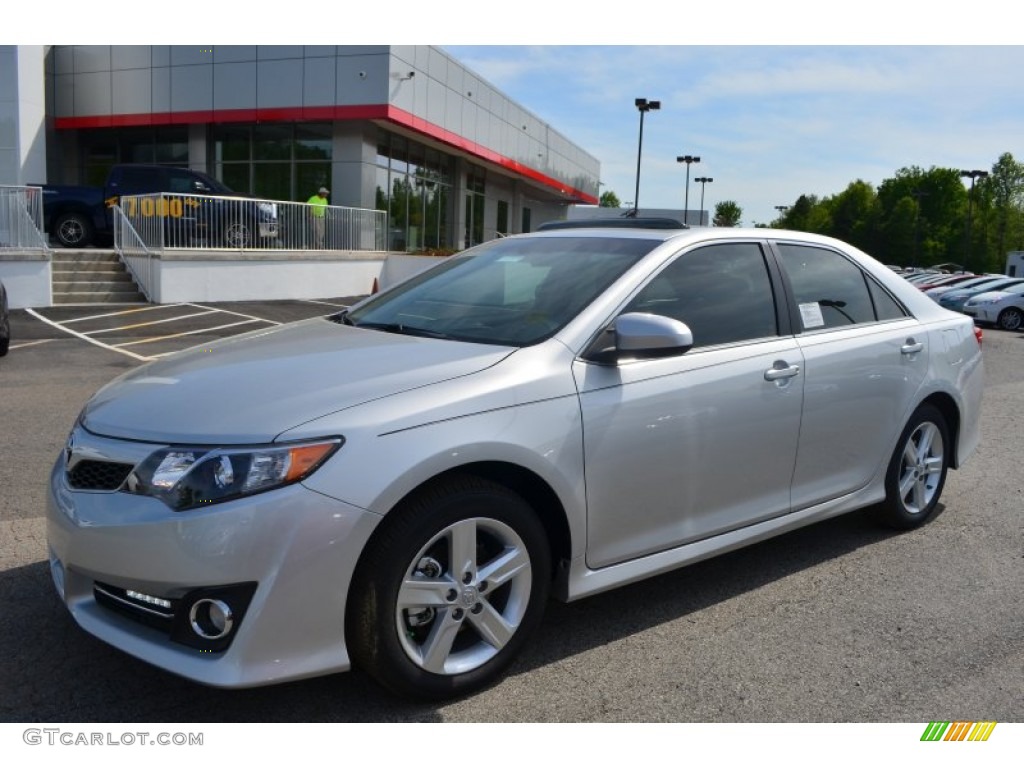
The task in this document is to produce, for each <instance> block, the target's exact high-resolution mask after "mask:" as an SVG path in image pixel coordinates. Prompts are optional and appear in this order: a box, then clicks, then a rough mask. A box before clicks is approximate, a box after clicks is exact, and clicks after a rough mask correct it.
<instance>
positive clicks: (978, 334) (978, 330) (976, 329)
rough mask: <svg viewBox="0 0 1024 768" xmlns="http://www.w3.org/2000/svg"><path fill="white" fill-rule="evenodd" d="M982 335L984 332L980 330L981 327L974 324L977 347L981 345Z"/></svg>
mask: <svg viewBox="0 0 1024 768" xmlns="http://www.w3.org/2000/svg"><path fill="white" fill-rule="evenodd" d="M983 336H984V334H983V333H982V332H981V328H979V327H978V326H974V338H976V339H977V340H978V346H979V347H980V346H981V342H982V341H983Z"/></svg>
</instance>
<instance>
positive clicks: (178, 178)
mask: <svg viewBox="0 0 1024 768" xmlns="http://www.w3.org/2000/svg"><path fill="white" fill-rule="evenodd" d="M169 174H170V178H169V179H168V182H167V186H168V189H167V190H166V191H168V192H182V193H188V192H195V191H196V177H195V176H193V175H191V174H189V173H185V172H183V171H176V170H171V171H169Z"/></svg>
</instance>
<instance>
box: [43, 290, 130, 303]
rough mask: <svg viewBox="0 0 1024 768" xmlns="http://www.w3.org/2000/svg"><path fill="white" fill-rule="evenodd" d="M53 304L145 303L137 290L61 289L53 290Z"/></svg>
mask: <svg viewBox="0 0 1024 768" xmlns="http://www.w3.org/2000/svg"><path fill="white" fill-rule="evenodd" d="M53 303H54V304H147V303H148V302H147V301H146V297H145V296H143V295H142V294H141V293H139V292H138V291H63V292H60V293H58V292H54V294H53Z"/></svg>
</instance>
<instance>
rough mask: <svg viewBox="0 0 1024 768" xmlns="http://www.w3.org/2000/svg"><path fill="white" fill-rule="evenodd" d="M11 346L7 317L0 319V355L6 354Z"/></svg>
mask: <svg viewBox="0 0 1024 768" xmlns="http://www.w3.org/2000/svg"><path fill="white" fill-rule="evenodd" d="M10 348H11V326H10V322H9V321H8V320H7V318H6V317H5V318H3V319H2V320H0V357H3V356H4V355H6V354H7V350H8V349H10Z"/></svg>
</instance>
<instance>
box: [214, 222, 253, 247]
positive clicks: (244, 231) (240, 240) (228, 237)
mask: <svg viewBox="0 0 1024 768" xmlns="http://www.w3.org/2000/svg"><path fill="white" fill-rule="evenodd" d="M221 239H222V240H223V242H224V246H225V247H226V248H248V247H249V246H250V245H252V243H253V228H252V227H251V226H250V225H249V224H247V223H246V222H244V221H233V222H231V223H230V224H228V225H227V226H226V227H225V228H224V234H223V236H222V238H221Z"/></svg>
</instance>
